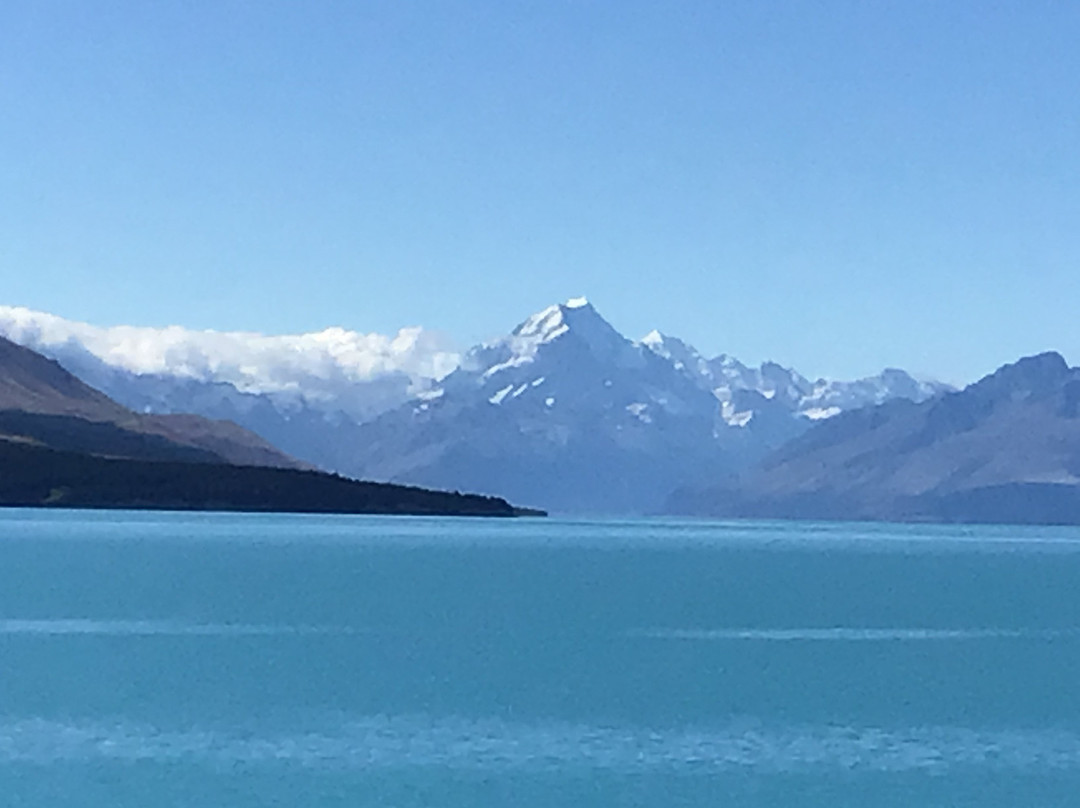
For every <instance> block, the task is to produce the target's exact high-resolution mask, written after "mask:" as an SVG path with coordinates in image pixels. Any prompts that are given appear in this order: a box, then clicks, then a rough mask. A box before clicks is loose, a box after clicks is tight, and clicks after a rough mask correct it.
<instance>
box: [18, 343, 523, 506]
mask: <svg viewBox="0 0 1080 808" xmlns="http://www.w3.org/2000/svg"><path fill="white" fill-rule="evenodd" d="M0 506H36V507H42V506H61V507H84V508H156V509H162V508H165V509H199V510H244V511H302V512H333V513H388V514H390V513H393V514H399V513H408V514H432V515H434V514H439V515H475V516H514V515H518V514H520V513H522V511H521V510H520V509H516V508H514V507H512V506H510V505H509V504H508V503H506V502H505V501H504V500H502V499H498V498H493V497H483V496H477V495H472V494H469V495H465V494H459V493H456V492H455V493H450V492H442V491H430V490H425V489H421V488H417V487H406V486H400V485H388V484H384V483H376V482H359V481H356V480H350V479H346V478H344V477H340V476H336V475H330V474H326V473H323V472H317V471H313V470H310V469H307V468H304V467H303V464H301V463H298V462H297V461H295V460H293V459H292V458H290V457H288V456H287V455H284V454H283V453H281V452H280V451H278V450H277V449H275V448H274V447H272V446H270V445H269V444H268V443H267V442H266V441H265V440H263V439H262V438H259V437H258V436H256V435H255V434H253V433H251V432H249V431H247V430H245V429H243V428H242V427H240V426H238V425H236V424H233V423H229V422H221V421H211V420H209V419H206V418H204V417H202V416H199V415H147V414H140V413H135V412H133V411H131V410H129V409H127V408H126V407H123V406H122V405H120V404H118V403H117V402H115V401H113V400H112V399H110V398H109V397H108V396H106V395H104V394H103V393H101V392H100V391H98V390H95V389H93V388H92V387H90V386H89V385H87V384H85V383H84V382H82V381H80V380H78V379H77V378H75V377H74V376H73V375H72V374H70V373H69V372H68V371H66V370H64V369H63V368H62V367H61V366H60V365H59V364H58V363H56V362H55V361H53V360H50V359H47V358H45V357H44V356H41V355H39V354H37V353H35V352H34V351H31V350H30V349H28V348H25V347H22V346H19V345H16V344H15V343H13V342H10V341H9V340H7V339H4V338H0Z"/></svg>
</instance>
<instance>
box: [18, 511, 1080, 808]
mask: <svg viewBox="0 0 1080 808" xmlns="http://www.w3.org/2000/svg"><path fill="white" fill-rule="evenodd" d="M0 804H2V805H5V806H7V805H11V806H24V805H25V806H31V805H32V806H95V808H97V807H98V806H100V807H101V808H105V807H106V806H108V808H117V807H118V806H139V807H140V808H142V807H143V806H150V805H152V806H267V805H275V806H276V805H281V806H369V805H370V806H398V807H400V808H405V807H406V806H441V807H443V808H458V807H459V806H485V807H487V806H492V807H497V806H526V807H531V806H536V807H537V808H539V807H540V806H544V807H545V808H548V807H550V806H581V807H582V808H587V807H588V806H661V807H663V808H667V807H668V806H755V807H756V806H829V807H830V808H833V807H834V806H859V808H873V807H874V806H905V807H906V806H920V807H922V806H949V808H956V806H979V808H988V807H991V808H992V807H993V806H1080V531H1078V530H1074V529H1058V528H1041V529H1032V528H1005V527H989V528H987V527H980V528H958V527H902V526H890V525H820V524H817V525H815V524H797V523H765V522H759V523H728V524H722V523H705V522H659V521H641V522H567V521H558V520H521V521H512V522H506V521H475V520H460V521H456V520H438V519H385V518H358V517H308V516H241V515H203V514H195V515H190V514H189V515H179V514H117V513H73V512H40V511H6V512H3V511H0Z"/></svg>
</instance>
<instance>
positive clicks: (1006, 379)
mask: <svg viewBox="0 0 1080 808" xmlns="http://www.w3.org/2000/svg"><path fill="white" fill-rule="evenodd" d="M1069 374H1070V369H1069V364H1068V362H1066V361H1065V357H1063V356H1062V355H1061V354H1059V353H1057V352H1055V351H1047V352H1045V353H1041V354H1036V355H1035V356H1025V357H1024V358H1023V359H1020V360H1018V361H1016V362H1013V363H1012V364H1009V365H1004V366H1003V367H1000V368H998V369H997V370H996V371H995V372H994V373H992V374H991V375H989V376H987V377H986V378H984V379H982V380H981V381H978V382H976V383H975V384H974V385H972V387H971V388H970V389H975V390H981V391H985V392H987V393H991V394H1002V393H1005V392H1010V393H1022V392H1026V393H1034V392H1044V391H1050V390H1053V389H1055V388H1057V387H1058V386H1059V385H1061V384H1063V383H1064V382H1065V380H1066V379H1067V377H1068V376H1069Z"/></svg>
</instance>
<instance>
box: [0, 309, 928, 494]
mask: <svg viewBox="0 0 1080 808" xmlns="http://www.w3.org/2000/svg"><path fill="white" fill-rule="evenodd" d="M0 335H4V336H7V337H9V338H10V339H12V340H13V341H15V342H18V343H20V344H23V345H26V346H27V347H30V348H33V349H35V350H38V351H40V352H42V353H44V354H46V355H48V356H50V357H52V358H54V359H56V360H58V361H59V362H60V363H61V364H62V365H64V366H65V367H66V368H67V369H68V370H70V371H71V372H72V373H74V374H75V375H77V376H79V377H80V378H82V379H83V380H84V381H86V382H87V383H89V384H90V385H92V386H94V387H96V388H98V389H100V390H102V391H104V392H105V393H107V394H108V395H109V396H111V397H113V398H114V399H116V400H118V401H120V402H121V403H122V404H124V405H125V406H127V407H130V408H132V409H135V410H138V411H140V412H155V413H175V412H192V413H197V414H200V415H204V416H207V417H210V418H217V419H226V420H231V421H235V422H236V423H238V424H240V425H242V426H244V427H246V428H248V429H251V430H252V431H254V432H256V433H258V434H259V435H261V436H262V437H264V438H265V439H267V440H269V441H270V442H272V443H273V444H275V445H276V446H278V447H279V448H281V449H283V450H284V451H286V452H288V453H289V454H291V455H293V456H294V457H297V458H300V459H302V460H305V461H307V462H310V463H314V464H316V465H318V466H321V467H323V468H326V469H329V470H333V471H338V472H341V473H344V474H350V475H354V476H363V477H369V478H373V479H380V480H393V481H397V482H408V483H415V484H422V485H428V486H438V487H444V488H451V489H459V490H470V491H478V492H483V493H493V494H499V495H502V496H507V497H510V498H511V499H512V500H514V501H517V502H521V503H523V504H533V505H537V506H540V507H545V508H549V509H552V510H562V511H594V512H609V513H620V512H643V511H649V510H651V509H653V508H654V507H659V505H660V504H661V503H662V502H663V501H664V500H665V498H666V497H667V495H668V494H669V493H670V492H671V491H672V490H674V489H675V488H678V487H683V486H692V485H697V484H699V483H700V482H701V481H702V480H705V481H709V482H711V481H714V480H716V479H717V478H718V477H721V476H723V475H725V474H727V473H729V472H733V471H737V470H739V469H741V468H744V467H746V466H747V465H748V464H750V463H752V462H754V461H755V460H756V459H757V458H759V457H760V456H761V455H762V454H763V453H765V452H767V451H769V450H771V449H773V448H775V447H778V446H780V445H781V444H783V443H785V442H786V441H788V440H790V439H791V438H793V437H795V436H797V435H799V434H801V433H802V432H804V431H805V430H806V429H808V428H809V427H810V426H812V425H813V423H814V421H816V420H821V419H824V418H829V417H831V416H832V415H834V414H837V413H839V412H842V411H845V410H849V409H855V408H858V407H862V406H865V405H867V404H875V403H881V402H884V401H887V400H890V399H893V398H909V399H912V400H915V401H922V400H924V399H926V398H928V397H931V396H933V395H935V394H936V393H938V392H940V391H942V390H944V389H947V388H945V386H944V385H938V384H936V383H926V382H920V381H917V380H915V379H914V378H912V377H911V376H909V375H908V374H907V373H905V372H903V371H899V370H887V371H885V372H884V373H882V374H881V375H880V376H876V377H871V378H868V379H861V380H858V381H854V382H839V381H826V380H819V381H816V382H811V381H809V380H807V379H806V378H804V377H803V376H801V375H800V374H798V373H797V372H795V371H794V370H791V369H788V368H784V367H782V366H781V365H778V364H775V363H772V362H766V363H765V364H763V365H761V366H760V367H756V368H755V367H749V366H747V365H744V364H743V363H741V362H739V361H738V360H737V359H734V358H733V357H730V356H726V355H720V356H717V357H713V358H707V357H704V356H702V355H701V354H700V353H699V352H698V351H696V350H695V349H694V348H693V347H691V346H690V345H688V344H686V343H685V342H683V341H681V340H679V339H677V338H675V337H671V336H667V335H662V334H660V333H658V332H655V331H654V332H652V333H650V334H649V335H647V336H646V337H645V338H644V339H642V340H640V341H637V342H634V341H631V340H629V339H627V338H626V337H624V336H623V335H622V334H620V333H619V332H618V331H617V330H616V329H615V328H613V327H612V326H611V325H610V324H609V323H608V322H607V321H606V320H605V319H604V318H603V317H602V316H601V315H600V314H599V313H598V312H597V311H596V309H595V308H594V307H593V306H592V305H591V304H589V303H588V302H587V301H586V300H585V299H583V298H578V299H574V300H570V301H568V302H566V303H565V304H562V305H556V306H550V307H548V308H546V309H544V310H543V311H540V312H538V313H537V314H534V315H533V316H531V317H529V318H527V319H526V320H525V321H524V322H522V323H521V324H520V325H519V326H518V327H517V328H515V329H514V330H513V332H511V333H510V334H508V335H507V336H506V337H504V338H502V339H498V340H495V341H493V342H491V343H486V344H483V345H479V346H476V347H475V348H473V349H472V350H470V351H468V352H466V353H465V354H463V355H462V354H459V353H457V352H456V351H455V350H454V349H453V348H452V347H451V346H449V345H447V344H446V342H445V341H444V340H441V339H439V338H437V337H436V336H435V335H432V334H431V333H429V332H426V331H424V330H422V329H418V328H416V329H403V330H402V331H400V332H399V333H398V334H397V335H395V336H382V335H378V334H360V333H357V332H352V331H346V330H344V329H327V330H326V331H323V332H319V333H316V334H306V335H295V336H265V335H261V334H243V333H221V332H213V331H188V330H185V329H180V328H167V329H149V328H132V327H127V326H122V327H115V328H98V327H95V326H90V325H87V324H84V323H75V322H71V321H67V320H63V319H61V318H58V317H54V316H52V315H48V314H43V313H40V312H33V311H29V310H27V309H16V308H5V307H0Z"/></svg>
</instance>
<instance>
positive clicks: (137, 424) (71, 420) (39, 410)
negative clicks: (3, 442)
mask: <svg viewBox="0 0 1080 808" xmlns="http://www.w3.org/2000/svg"><path fill="white" fill-rule="evenodd" d="M0 412H3V413H4V415H5V417H4V419H3V421H2V422H3V423H4V424H5V427H6V429H7V430H8V432H7V434H9V435H11V434H15V435H17V436H22V437H30V438H31V439H34V440H40V438H41V436H42V435H43V434H46V433H48V434H52V435H54V437H55V436H56V435H59V434H60V433H64V432H66V433H69V434H70V433H72V432H73V431H74V432H77V433H80V434H88V433H90V432H93V433H94V434H95V435H97V436H98V437H97V438H96V439H95V440H96V442H95V444H94V445H97V446H99V448H100V453H102V454H108V453H113V454H119V455H120V456H124V452H123V451H120V450H117V451H115V452H109V451H108V439H107V438H106V437H105V436H106V434H107V433H108V434H111V435H113V437H114V438H115V440H116V441H118V442H123V443H124V444H125V445H127V446H133V445H134V444H135V443H141V444H144V445H153V446H157V447H159V449H160V448H162V447H164V446H166V444H170V443H171V444H174V448H175V449H176V451H177V452H178V453H179V454H176V455H175V456H177V457H180V456H183V457H186V458H196V457H199V456H201V457H203V459H206V460H210V461H214V462H226V463H233V464H239V465H252V466H277V467H281V468H300V467H301V466H302V464H300V463H298V462H297V461H296V460H294V459H293V458H291V457H289V456H287V455H285V454H283V453H282V452H280V451H278V450H277V449H276V448H275V447H273V446H272V445H270V444H269V443H268V442H267V441H265V440H264V439H262V438H260V437H259V436H258V435H255V434H254V433H252V432H250V431H248V430H246V429H243V428H242V427H240V426H238V425H237V424H234V423H232V422H228V421H211V420H208V419H206V418H203V417H201V416H197V415H181V414H169V415H144V414H139V413H135V412H132V411H131V410H129V409H128V408H126V407H123V406H121V405H120V404H118V403H117V402H115V401H113V400H112V399H110V398H109V397H108V396H106V395H105V394H104V393H101V392H100V391H98V390H95V389H93V388H92V387H90V386H89V385H87V384H85V383H84V382H82V381H80V380H79V379H77V378H75V376H73V375H72V374H71V373H69V372H68V371H66V370H64V369H63V368H62V367H61V366H60V365H59V364H58V363H57V362H55V361H53V360H50V359H47V358H45V357H43V356H41V355H40V354H37V353H35V352H34V351H31V350H29V349H28V348H24V347H22V346H20V345H16V344H15V343H13V342H11V341H10V340H7V339H4V338H2V337H0ZM16 415H18V417H15V416H16ZM87 424H96V425H98V426H87ZM102 424H108V425H111V430H110V429H103V428H102V427H101V426H100V425H102ZM64 425H66V426H64ZM15 427H18V429H19V430H21V431H17V432H15V433H12V432H11V430H12V429H13V428H15ZM137 436H142V437H141V439H139V438H138V437H137ZM117 445H119V443H118V444H117Z"/></svg>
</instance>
